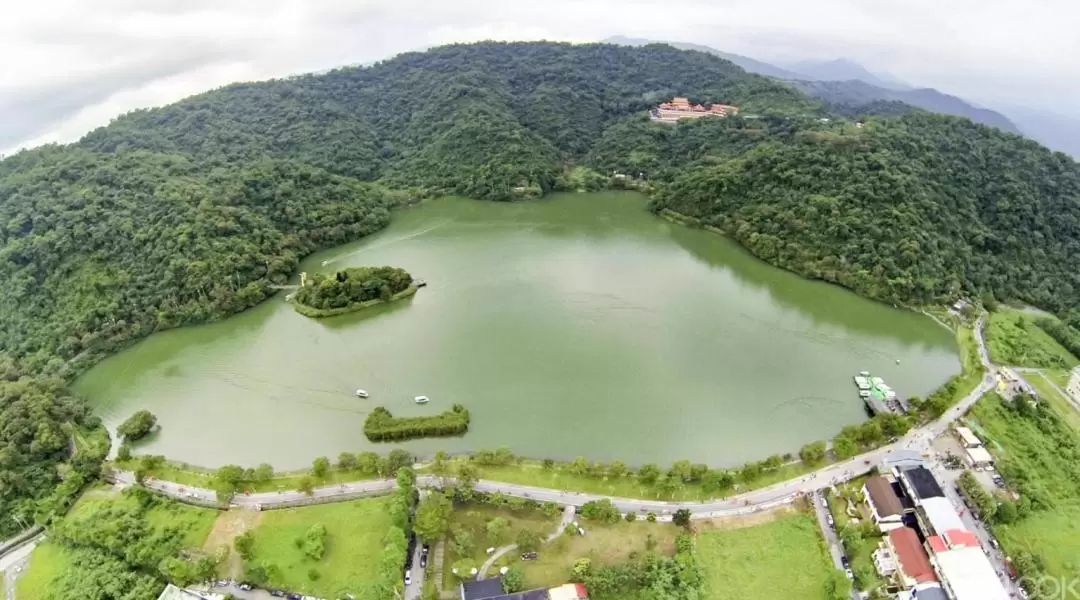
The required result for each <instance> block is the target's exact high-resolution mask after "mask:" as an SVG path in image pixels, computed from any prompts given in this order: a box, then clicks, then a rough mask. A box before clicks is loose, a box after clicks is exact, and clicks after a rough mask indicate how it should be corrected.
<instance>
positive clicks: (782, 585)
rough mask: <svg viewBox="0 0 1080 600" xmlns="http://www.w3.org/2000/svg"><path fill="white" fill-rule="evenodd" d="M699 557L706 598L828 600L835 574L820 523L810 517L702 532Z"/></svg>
mask: <svg viewBox="0 0 1080 600" xmlns="http://www.w3.org/2000/svg"><path fill="white" fill-rule="evenodd" d="M698 553H699V555H700V556H701V561H702V564H703V565H704V567H705V571H706V594H705V597H706V598H710V599H720V598H738V599H739V600H775V599H776V598H779V597H781V596H782V597H784V598H800V599H805V600H815V599H824V598H826V593H827V591H826V590H827V586H828V582H829V581H830V580H831V579H832V578H833V577H834V571H835V569H834V568H833V566H832V564H831V562H830V560H829V557H828V554H827V553H826V551H825V547H824V544H823V543H822V541H821V535H820V533H819V531H818V525H817V521H816V519H815V518H814V517H813V516H812V515H809V514H806V513H797V514H793V515H790V516H785V517H782V518H780V519H778V520H776V521H773V522H771V523H767V524H764V525H756V526H754V527H747V528H744V529H730V530H722V531H709V532H704V533H702V534H700V535H699V536H698Z"/></svg>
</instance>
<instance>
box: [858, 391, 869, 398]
mask: <svg viewBox="0 0 1080 600" xmlns="http://www.w3.org/2000/svg"><path fill="white" fill-rule="evenodd" d="M859 397H860V398H869V397H870V392H869V391H868V390H860V391H859Z"/></svg>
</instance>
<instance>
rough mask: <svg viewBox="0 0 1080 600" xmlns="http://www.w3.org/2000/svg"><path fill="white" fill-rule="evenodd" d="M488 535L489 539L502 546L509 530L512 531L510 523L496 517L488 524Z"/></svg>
mask: <svg viewBox="0 0 1080 600" xmlns="http://www.w3.org/2000/svg"><path fill="white" fill-rule="evenodd" d="M486 529H487V535H488V539H490V540H491V541H493V542H495V543H496V544H501V543H502V542H503V541H504V537H503V536H505V535H506V532H507V530H508V529H510V521H507V520H506V519H505V518H503V517H495V518H494V519H492V520H490V521H488V522H487V526H486Z"/></svg>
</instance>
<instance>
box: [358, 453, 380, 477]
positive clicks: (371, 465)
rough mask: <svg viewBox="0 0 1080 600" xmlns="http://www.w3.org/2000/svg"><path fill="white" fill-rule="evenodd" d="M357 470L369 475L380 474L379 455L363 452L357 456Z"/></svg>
mask: <svg viewBox="0 0 1080 600" xmlns="http://www.w3.org/2000/svg"><path fill="white" fill-rule="evenodd" d="M356 468H357V469H359V470H360V472H362V473H364V474H367V475H378V474H379V472H380V471H379V455H378V454H375V453H374V452H361V453H359V454H357V455H356Z"/></svg>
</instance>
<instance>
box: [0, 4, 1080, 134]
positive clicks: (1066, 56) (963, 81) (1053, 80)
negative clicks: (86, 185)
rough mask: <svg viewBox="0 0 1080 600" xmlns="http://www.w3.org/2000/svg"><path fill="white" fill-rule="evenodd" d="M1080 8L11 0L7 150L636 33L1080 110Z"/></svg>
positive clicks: (2, 126)
mask: <svg viewBox="0 0 1080 600" xmlns="http://www.w3.org/2000/svg"><path fill="white" fill-rule="evenodd" d="M1078 24H1080V3H1077V2H1074V0H1024V1H1021V0H817V1H816V2H805V1H803V0H663V1H652V2H646V1H641V0H544V1H542V2H517V1H514V0H428V1H420V0H392V1H385V0H378V1H375V0H352V1H345V0H7V1H5V2H4V6H3V9H2V10H0V55H2V56H3V57H4V61H3V62H4V66H3V68H2V69H0V152H10V151H11V150H13V149H15V148H19V147H24V146H33V145H37V144H40V143H44V142H51V141H60V142H68V141H73V140H75V139H78V138H79V137H80V136H82V135H83V134H85V133H86V132H87V131H89V130H90V129H92V128H94V127H97V126H99V125H104V124H106V123H108V122H109V120H110V119H112V118H113V117H115V116H117V115H119V114H122V113H123V112H126V111H128V110H131V109H133V108H140V107H147V106H157V105H161V104H166V103H169V102H172V101H175V100H179V99H180V98H183V97H185V96H188V95H190V94H193V93H197V92H200V91H203V90H206V89H209V88H213V87H216V86H220V85H223V84H226V83H229V82H232V81H237V80H252V79H265V78H270V77H276V76H283V75H289V74H294V73H300V72H306V71H312V70H322V69H327V68H331V67H334V66H340V65H344V64H355V63H366V62H370V61H374V60H379V59H382V58H386V57H389V56H391V55H393V54H396V53H399V52H402V51H407V50H413V49H419V48H425V47H429V46H432V45H436V44H442V43H447V42H454V41H476V40H482V39H521V40H537V39H551V40H566V41H582V42H584V41H596V40H600V39H602V38H605V37H608V36H611V35H619V34H621V35H627V36H634V37H646V38H651V39H665V40H673V41H682V42H692V43H698V44H705V45H709V46H712V47H714V48H718V49H720V50H725V51H728V52H736V53H739V54H746V55H749V56H752V57H754V58H758V59H763V60H770V61H777V62H783V61H785V60H791V61H796V60H801V59H832V58H837V57H845V58H850V59H853V60H855V61H858V62H860V63H862V64H863V65H864V66H866V67H868V68H869V69H871V70H873V71H885V72H888V73H890V74H892V75H894V76H896V77H898V78H900V79H902V80H905V81H907V82H909V83H912V84H915V85H920V86H930V87H936V88H938V89H940V90H942V91H946V92H950V93H954V94H957V95H960V96H963V97H965V98H968V99H971V100H975V101H979V102H982V103H984V104H994V103H1002V104H1020V105H1027V106H1035V107H1040V108H1050V109H1055V110H1057V111H1058V112H1064V113H1072V114H1074V115H1076V116H1080V34H1078V32H1077V25H1078Z"/></svg>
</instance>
